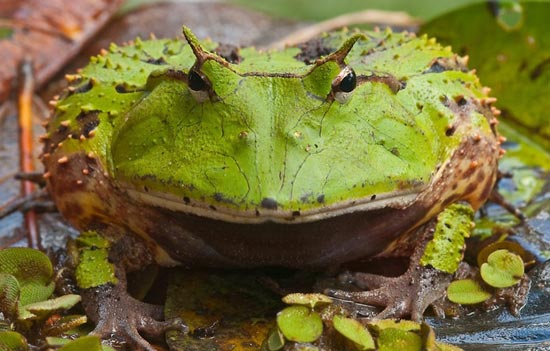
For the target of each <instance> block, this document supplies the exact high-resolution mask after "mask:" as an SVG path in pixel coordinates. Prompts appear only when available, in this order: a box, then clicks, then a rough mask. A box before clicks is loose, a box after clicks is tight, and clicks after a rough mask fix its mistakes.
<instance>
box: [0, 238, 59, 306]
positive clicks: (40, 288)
mask: <svg viewBox="0 0 550 351" xmlns="http://www.w3.org/2000/svg"><path fill="white" fill-rule="evenodd" d="M0 273H7V274H11V275H13V276H14V277H15V278H16V279H17V281H18V282H19V286H20V289H21V294H20V300H19V304H20V306H24V305H28V304H30V303H34V302H39V301H43V300H46V299H47V298H48V297H50V295H51V294H52V293H53V290H54V283H53V281H52V277H53V267H52V263H51V262H50V259H49V258H48V256H46V255H45V254H44V253H42V252H40V251H38V250H34V249H29V248H23V247H13V248H8V249H4V250H0Z"/></svg>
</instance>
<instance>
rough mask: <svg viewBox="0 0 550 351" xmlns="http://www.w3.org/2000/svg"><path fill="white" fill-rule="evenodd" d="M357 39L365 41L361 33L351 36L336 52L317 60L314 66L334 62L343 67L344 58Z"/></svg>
mask: <svg viewBox="0 0 550 351" xmlns="http://www.w3.org/2000/svg"><path fill="white" fill-rule="evenodd" d="M359 39H367V37H366V36H365V35H364V34H363V33H357V34H354V35H352V36H351V37H350V38H349V39H348V40H346V41H345V42H344V43H343V44H342V46H340V48H339V49H338V50H336V51H335V52H333V53H332V54H330V55H328V56H325V57H322V58H320V59H318V60H317V61H316V62H315V64H316V65H317V66H320V65H322V64H323V63H325V62H327V61H334V62H337V63H338V64H340V65H344V60H345V58H346V56H347V55H348V54H349V52H350V51H351V49H352V48H353V46H354V45H355V43H356V42H357V41H358V40H359Z"/></svg>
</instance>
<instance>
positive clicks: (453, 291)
mask: <svg viewBox="0 0 550 351" xmlns="http://www.w3.org/2000/svg"><path fill="white" fill-rule="evenodd" d="M491 296H492V294H491V293H490V292H488V291H485V290H484V289H483V288H482V287H481V286H480V285H479V284H478V283H477V282H476V281H475V280H472V279H461V280H455V281H453V282H451V284H449V287H448V288H447V297H448V298H449V300H450V301H452V302H454V303H459V304H462V305H473V304H476V303H480V302H483V301H485V300H487V299H488V298H490V297H491Z"/></svg>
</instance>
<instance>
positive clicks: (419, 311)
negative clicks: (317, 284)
mask: <svg viewBox="0 0 550 351" xmlns="http://www.w3.org/2000/svg"><path fill="white" fill-rule="evenodd" d="M451 278H452V275H451V274H448V273H445V272H441V271H438V270H436V269H434V268H431V267H422V266H420V267H415V268H411V269H409V270H408V271H407V272H406V273H404V274H403V275H401V276H399V277H384V276H379V275H374V274H367V273H351V274H350V273H347V274H346V275H345V276H344V277H343V279H345V280H346V281H347V282H348V283H353V284H355V285H356V286H357V287H359V288H361V289H365V288H369V289H373V290H369V291H355V292H348V291H341V290H330V291H327V292H326V293H327V294H328V295H330V296H333V297H335V298H340V299H343V300H350V301H353V302H357V303H363V304H368V305H375V306H381V307H384V309H383V310H382V312H380V313H379V314H378V316H377V317H379V318H403V317H410V318H411V319H413V320H417V321H418V320H421V319H422V315H423V314H424V311H425V310H426V309H427V308H428V307H429V306H430V305H432V304H433V303H434V302H436V301H437V300H439V299H441V298H443V297H444V296H445V292H446V288H447V286H448V285H449V283H450V281H451Z"/></svg>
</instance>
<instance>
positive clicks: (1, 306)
mask: <svg viewBox="0 0 550 351" xmlns="http://www.w3.org/2000/svg"><path fill="white" fill-rule="evenodd" d="M18 302H19V283H18V282H17V279H16V278H15V277H14V276H13V275H11V274H7V273H0V312H1V313H3V314H4V316H6V317H7V318H9V319H13V318H14V317H15V316H16V315H17V303H18Z"/></svg>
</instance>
